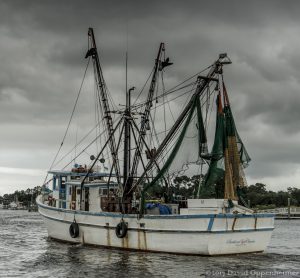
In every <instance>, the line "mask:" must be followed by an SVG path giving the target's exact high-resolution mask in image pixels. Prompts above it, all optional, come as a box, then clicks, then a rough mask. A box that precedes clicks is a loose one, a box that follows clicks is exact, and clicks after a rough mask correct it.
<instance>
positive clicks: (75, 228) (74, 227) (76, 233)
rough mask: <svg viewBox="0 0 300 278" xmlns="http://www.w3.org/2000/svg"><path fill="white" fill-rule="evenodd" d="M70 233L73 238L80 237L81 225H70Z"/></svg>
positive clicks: (74, 223)
mask: <svg viewBox="0 0 300 278" xmlns="http://www.w3.org/2000/svg"><path fill="white" fill-rule="evenodd" d="M69 233H70V236H71V237H72V238H76V237H78V236H79V225H78V224H77V223H76V222H75V221H74V222H73V223H72V224H71V225H70V227H69Z"/></svg>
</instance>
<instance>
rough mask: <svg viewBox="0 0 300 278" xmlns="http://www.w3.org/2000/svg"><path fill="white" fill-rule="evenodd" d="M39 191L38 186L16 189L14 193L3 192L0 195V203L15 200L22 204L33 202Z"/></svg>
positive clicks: (8, 202)
mask: <svg viewBox="0 0 300 278" xmlns="http://www.w3.org/2000/svg"><path fill="white" fill-rule="evenodd" d="M40 192H41V187H40V186H36V187H34V188H27V189H26V190H16V191H15V192H14V193H11V194H4V195H3V196H0V203H3V204H6V205H8V204H10V203H11V202H16V201H18V202H20V203H23V204H24V205H27V204H28V203H31V202H33V203H35V199H36V197H37V196H38V195H39V194H40Z"/></svg>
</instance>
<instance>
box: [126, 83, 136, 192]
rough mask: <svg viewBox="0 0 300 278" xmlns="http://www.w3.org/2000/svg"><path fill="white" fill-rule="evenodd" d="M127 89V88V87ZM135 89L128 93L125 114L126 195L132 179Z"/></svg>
mask: <svg viewBox="0 0 300 278" xmlns="http://www.w3.org/2000/svg"><path fill="white" fill-rule="evenodd" d="M126 87H127V86H126ZM134 89H135V88H134V87H132V88H130V89H129V90H128V91H126V109H125V114H124V125H125V131H124V168H123V189H124V195H125V194H126V193H127V190H128V188H129V187H128V186H127V185H128V183H129V178H130V165H131V162H130V158H131V128H130V121H131V91H133V90H134Z"/></svg>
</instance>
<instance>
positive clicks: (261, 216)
mask: <svg viewBox="0 0 300 278" xmlns="http://www.w3.org/2000/svg"><path fill="white" fill-rule="evenodd" d="M37 204H38V206H40V207H43V208H45V209H50V210H55V211H60V212H65V213H72V214H74V213H75V214H83V215H93V216H106V217H117V218H119V217H122V216H123V217H124V218H136V217H137V216H136V215H135V214H123V215H122V214H121V213H113V212H90V211H78V210H76V211H74V210H68V209H61V208H54V207H49V206H47V205H44V204H41V203H39V202H37ZM212 217H215V218H255V217H257V218H265V217H266V218H275V214H271V213H262V214H253V215H248V214H247V215H246V214H191V215H180V214H170V215H147V214H146V215H144V218H146V219H195V218H212Z"/></svg>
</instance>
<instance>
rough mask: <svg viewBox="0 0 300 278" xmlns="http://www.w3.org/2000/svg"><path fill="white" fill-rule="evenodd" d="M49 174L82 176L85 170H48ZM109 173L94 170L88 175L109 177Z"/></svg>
mask: <svg viewBox="0 0 300 278" xmlns="http://www.w3.org/2000/svg"><path fill="white" fill-rule="evenodd" d="M48 173H49V174H52V175H56V176H79V177H84V176H85V175H86V172H84V173H77V172H72V171H55V170H53V171H48ZM109 176H110V174H109V173H101V172H94V173H90V174H89V177H109ZM111 176H112V177H115V176H116V174H112V175H111Z"/></svg>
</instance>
